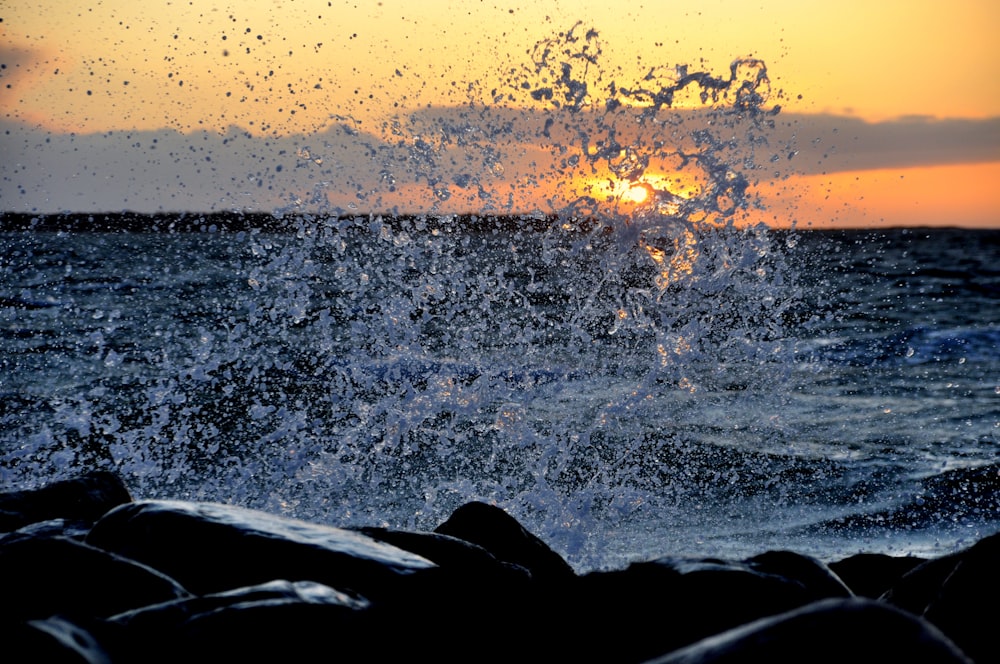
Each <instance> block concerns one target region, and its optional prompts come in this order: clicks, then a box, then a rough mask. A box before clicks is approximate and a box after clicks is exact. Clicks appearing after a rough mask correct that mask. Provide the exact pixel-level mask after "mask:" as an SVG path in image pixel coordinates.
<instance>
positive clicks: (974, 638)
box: [883, 533, 1000, 662]
mask: <svg viewBox="0 0 1000 664" xmlns="http://www.w3.org/2000/svg"><path fill="white" fill-rule="evenodd" d="M998 598H1000V533H997V534H995V535H992V536H990V537H986V538H984V539H982V540H980V541H979V542H977V543H976V544H974V545H973V546H971V547H969V548H968V549H965V550H962V551H959V552H957V553H954V554H951V555H948V556H943V557H941V558H937V559H934V560H929V561H927V562H926V563H924V564H922V565H919V566H918V567H915V568H914V569H913V570H912V571H910V572H909V573H908V574H906V575H904V576H903V577H902V578H900V579H899V581H898V582H897V583H896V584H895V585H894V586H893V587H892V589H890V590H889V591H888V592H886V593H885V595H884V596H883V599H885V601H887V602H889V603H890V604H893V605H895V606H899V607H901V608H903V609H905V610H907V611H909V612H911V613H914V614H916V615H922V616H924V617H925V618H927V619H928V620H929V621H931V622H932V623H934V624H935V625H937V626H938V627H939V628H940V629H941V631H943V632H944V633H945V634H947V635H948V637H949V638H950V639H951V640H952V641H954V642H955V643H956V644H957V645H958V647H959V648H961V649H962V650H963V652H965V653H966V654H967V655H969V656H970V657H972V658H973V659H974V660H976V661H977V662H988V661H1000V648H998V646H997V642H996V640H995V638H996V635H995V634H994V633H993V630H995V629H996V628H997V625H1000V601H998Z"/></svg>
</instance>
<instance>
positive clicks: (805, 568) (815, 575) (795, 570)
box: [744, 551, 854, 599]
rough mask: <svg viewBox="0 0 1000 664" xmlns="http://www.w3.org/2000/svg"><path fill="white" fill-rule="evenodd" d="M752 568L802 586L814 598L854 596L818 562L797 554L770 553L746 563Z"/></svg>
mask: <svg viewBox="0 0 1000 664" xmlns="http://www.w3.org/2000/svg"><path fill="white" fill-rule="evenodd" d="M744 562H745V564H747V565H748V566H749V567H750V568H751V569H753V570H756V571H757V572H761V573H763V574H774V575H777V576H780V577H782V578H784V579H788V580H790V581H794V582H796V583H800V584H802V587H803V588H804V589H805V590H806V592H807V593H809V594H810V595H811V596H812V597H813V599H826V598H830V597H852V596H853V595H854V593H853V592H851V589H850V588H849V587H848V586H847V585H846V584H845V583H844V581H843V580H842V579H841V578H840V577H839V576H837V575H836V574H834V573H833V571H832V570H831V569H830V568H829V567H827V566H826V565H825V564H823V563H822V562H820V561H819V560H817V559H815V558H812V557H810V556H804V555H802V554H801V553H795V552H794V551H768V552H766V553H762V554H760V555H757V556H754V557H753V558H748V559H747V560H746V561H744Z"/></svg>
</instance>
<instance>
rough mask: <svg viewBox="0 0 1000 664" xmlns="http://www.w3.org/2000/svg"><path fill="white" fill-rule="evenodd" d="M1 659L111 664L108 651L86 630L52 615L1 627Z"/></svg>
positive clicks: (14, 663) (47, 663)
mask: <svg viewBox="0 0 1000 664" xmlns="http://www.w3.org/2000/svg"><path fill="white" fill-rule="evenodd" d="M0 635H2V637H3V661H4V662H8V663H9V664H19V663H21V662H23V663H24V664H28V663H29V662H30V663H31V664H35V663H36V662H45V664H111V662H112V659H111V656H110V654H109V653H108V651H107V650H106V649H105V647H104V646H103V645H102V644H101V642H100V641H99V640H98V639H97V638H95V636H94V635H93V634H91V633H90V632H89V631H88V630H86V629H84V628H83V627H81V626H79V625H77V624H75V623H73V622H70V621H69V620H66V619H65V618H61V617H58V616H53V617H51V618H47V619H45V620H31V621H28V622H23V623H16V624H14V625H11V626H10V627H9V628H8V629H6V630H0Z"/></svg>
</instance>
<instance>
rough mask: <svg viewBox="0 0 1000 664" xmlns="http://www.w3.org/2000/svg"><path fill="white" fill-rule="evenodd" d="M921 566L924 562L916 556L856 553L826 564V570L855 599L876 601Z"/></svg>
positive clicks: (923, 559) (924, 560)
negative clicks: (849, 590)
mask: <svg viewBox="0 0 1000 664" xmlns="http://www.w3.org/2000/svg"><path fill="white" fill-rule="evenodd" d="M924 562H926V559H925V558H917V557H916V556H888V555H886V554H884V553H858V554H855V555H853V556H850V557H848V558H844V559H843V560H838V561H836V562H832V563H830V569H831V570H832V571H833V573H834V574H836V575H837V576H838V577H840V579H841V580H842V581H843V582H844V583H845V584H847V587H848V588H850V589H851V590H852V591H853V592H854V594H855V595H858V596H860V597H868V598H870V599H878V598H879V597H881V596H882V595H883V593H885V592H886V591H887V590H889V589H890V588H891V587H892V586H893V584H895V583H896V582H897V581H898V580H899V579H900V578H901V577H902V576H903V575H904V574H906V573H907V572H909V571H910V570H912V569H913V568H914V567H916V566H917V565H919V564H921V563H924Z"/></svg>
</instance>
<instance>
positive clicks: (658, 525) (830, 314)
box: [0, 216, 1000, 568]
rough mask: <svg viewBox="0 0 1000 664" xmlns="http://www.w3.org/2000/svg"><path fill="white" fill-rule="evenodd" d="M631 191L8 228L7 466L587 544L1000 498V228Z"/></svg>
mask: <svg viewBox="0 0 1000 664" xmlns="http://www.w3.org/2000/svg"><path fill="white" fill-rule="evenodd" d="M619 221H620V220H610V221H609V223H601V222H600V221H599V220H598V221H597V222H594V221H593V220H591V222H588V223H583V222H579V221H576V220H574V219H572V218H566V219H561V220H556V222H557V223H553V222H552V220H548V221H544V220H539V219H516V218H515V219H493V218H483V219H471V220H470V219H467V218H466V219H460V218H451V217H436V218H423V219H421V218H382V217H367V216H366V217H344V216H341V217H336V216H334V217H330V216H326V217H294V218H291V217H290V218H286V219H284V220H281V225H283V226H284V229H285V230H284V231H283V232H274V231H273V229H272V230H268V231H262V230H258V229H255V228H254V227H253V226H254V225H253V224H249V225H248V226H247V227H246V228H243V229H240V230H231V231H226V232H221V231H220V232H167V231H166V230H161V231H160V232H155V233H142V232H97V231H93V230H91V231H86V232H84V231H81V230H76V231H73V232H55V231H51V232H49V231H46V232H42V231H37V230H35V231H7V232H4V233H2V234H0V257H2V258H0V265H2V268H0V489H9V488H19V487H25V486H34V485H37V484H39V483H42V482H45V481H48V480H51V479H55V478H60V477H64V476H67V475H70V474H73V473H75V472H79V471H81V470H84V469H87V468H93V467H102V468H113V469H116V470H117V471H118V472H120V473H122V474H123V475H124V476H125V478H126V481H127V483H128V484H129V486H130V487H132V489H133V490H134V493H135V494H136V495H139V496H150V497H151V496H157V497H178V498H190V499H203V500H217V501H223V502H234V503H238V504H242V505H248V506H252V507H258V508H262V509H267V510H271V511H276V512H283V513H288V514H294V515H297V516H302V517H305V518H310V519H317V520H321V521H325V522H330V523H335V524H357V523H365V524H389V525H393V526H401V527H421V528H425V527H432V526H434V525H436V524H437V523H438V522H440V521H441V520H443V519H444V518H445V517H446V516H447V514H448V513H449V512H450V511H451V510H452V509H454V507H456V506H457V505H458V504H460V503H461V502H464V501H466V500H470V499H480V500H487V501H493V502H496V503H497V504H500V505H502V506H504V507H505V508H507V509H509V510H510V511H511V512H512V513H514V514H515V515H516V516H518V517H519V518H521V519H522V520H523V521H524V522H525V523H527V524H528V525H529V526H531V527H532V528H533V529H534V530H535V531H536V532H538V533H539V534H540V535H542V536H543V537H545V538H546V539H547V540H549V541H551V542H553V544H554V546H555V547H556V548H557V549H559V550H560V551H561V552H563V553H564V554H566V555H567V556H568V557H569V558H570V560H571V561H572V562H573V563H574V564H575V565H576V566H577V567H579V568H590V567H599V566H604V565H613V564H619V563H620V562H621V561H622V560H623V559H632V558H638V557H646V556H650V555H655V554H659V553H665V552H675V553H702V554H704V553H711V554H719V555H725V554H740V553H753V552H758V551H760V550H763V549H765V548H774V547H789V548H795V549H798V550H804V551H806V552H809V553H814V554H816V555H819V556H822V557H826V558H832V557H836V556H839V555H844V554H847V553H851V552H854V551H857V550H860V549H866V550H881V551H889V552H896V553H905V552H932V551H943V550H950V549H952V548H954V547H956V546H960V545H961V544H963V543H967V542H968V541H970V540H972V539H975V538H977V537H980V536H982V535H984V534H987V533H990V532H993V531H995V530H996V529H997V528H998V526H1000V506H998V494H1000V492H998V485H1000V463H998V461H1000V458H998V457H1000V440H998V437H1000V352H998V350H1000V316H998V306H997V305H998V303H1000V268H998V267H997V266H1000V233H998V232H996V231H960V230H923V229H913V230H893V231H878V232H778V231H767V230H764V229H749V230H738V229H735V228H732V227H725V228H699V227H696V226H692V225H685V224H673V225H672V224H671V223H668V220H664V219H660V221H658V222H656V224H655V225H654V224H652V223H649V222H648V220H646V222H645V223H646V225H644V226H643V225H642V222H643V220H641V219H639V220H637V222H636V223H635V224H634V225H628V226H626V225H623V224H621V223H617V222H619ZM142 223H143V222H142V219H141V218H140V219H138V220H135V219H133V220H132V221H131V222H129V224H127V225H129V226H131V227H132V228H135V227H142ZM636 226H639V227H640V228H641V229H642V231H643V232H642V233H641V234H637V232H636Z"/></svg>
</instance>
